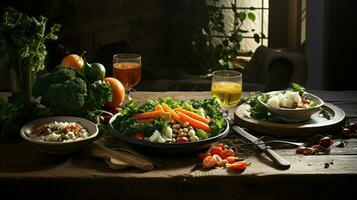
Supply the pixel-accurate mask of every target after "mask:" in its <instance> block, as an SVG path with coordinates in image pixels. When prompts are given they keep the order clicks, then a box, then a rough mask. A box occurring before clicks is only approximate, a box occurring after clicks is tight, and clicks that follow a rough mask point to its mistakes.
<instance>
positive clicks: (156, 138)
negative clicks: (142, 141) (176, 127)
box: [149, 130, 166, 143]
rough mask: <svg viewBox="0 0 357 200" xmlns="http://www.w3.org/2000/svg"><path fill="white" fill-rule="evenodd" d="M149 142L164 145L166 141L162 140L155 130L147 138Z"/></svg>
mask: <svg viewBox="0 0 357 200" xmlns="http://www.w3.org/2000/svg"><path fill="white" fill-rule="evenodd" d="M149 141H150V142H159V143H164V142H165V141H166V140H165V139H164V138H162V136H161V133H160V132H159V131H158V130H155V132H154V133H153V134H152V136H150V137H149Z"/></svg>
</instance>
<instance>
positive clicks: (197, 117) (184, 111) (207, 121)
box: [174, 108, 209, 124]
mask: <svg viewBox="0 0 357 200" xmlns="http://www.w3.org/2000/svg"><path fill="white" fill-rule="evenodd" d="M174 110H175V111H176V112H182V113H184V114H186V115H188V116H190V117H192V118H193V119H197V120H198V121H201V122H203V123H205V124H208V123H209V120H208V119H206V118H204V117H202V116H201V115H199V114H196V113H194V112H191V111H188V110H186V109H183V108H175V109H174Z"/></svg>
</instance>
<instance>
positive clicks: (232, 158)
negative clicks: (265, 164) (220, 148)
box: [225, 156, 242, 164]
mask: <svg viewBox="0 0 357 200" xmlns="http://www.w3.org/2000/svg"><path fill="white" fill-rule="evenodd" d="M225 160H226V161H227V162H228V163H230V164H232V163H235V162H237V161H238V160H242V159H240V158H238V157H235V156H228V157H227V158H225Z"/></svg>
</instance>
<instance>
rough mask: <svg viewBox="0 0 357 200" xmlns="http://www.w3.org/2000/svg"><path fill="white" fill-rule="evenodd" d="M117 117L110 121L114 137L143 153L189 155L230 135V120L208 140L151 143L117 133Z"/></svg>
mask: <svg viewBox="0 0 357 200" xmlns="http://www.w3.org/2000/svg"><path fill="white" fill-rule="evenodd" d="M117 116H118V113H117V114H116V115H114V116H113V117H112V118H111V119H110V121H109V124H110V128H111V130H112V132H113V134H114V136H115V137H117V138H118V139H120V140H122V141H124V142H126V143H128V144H129V145H131V146H132V147H133V148H136V149H138V150H143V151H150V152H153V153H162V154H167V153H185V152H186V153H187V152H194V151H200V150H203V149H206V148H208V147H209V146H210V145H211V144H212V143H214V142H216V141H218V140H219V139H221V138H223V137H225V136H226V135H227V134H228V133H229V122H228V120H226V124H227V125H226V127H225V128H224V129H223V130H222V131H221V133H219V134H217V135H215V136H213V137H210V138H208V139H204V140H199V141H194V142H185V143H173V144H170V143H158V142H150V141H147V140H143V139H134V138H131V137H128V136H126V135H124V134H121V133H119V132H118V131H116V130H115V129H114V127H113V122H114V121H115V119H116V117H117Z"/></svg>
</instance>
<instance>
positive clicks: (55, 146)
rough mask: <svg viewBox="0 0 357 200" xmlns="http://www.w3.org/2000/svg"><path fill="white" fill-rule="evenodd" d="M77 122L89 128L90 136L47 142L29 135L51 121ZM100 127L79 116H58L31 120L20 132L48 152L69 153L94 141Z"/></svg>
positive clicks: (42, 150)
mask: <svg viewBox="0 0 357 200" xmlns="http://www.w3.org/2000/svg"><path fill="white" fill-rule="evenodd" d="M55 121H57V122H77V123H79V124H81V125H82V126H83V128H85V129H87V132H88V137H86V138H84V139H81V140H76V141H69V142H47V141H42V140H36V139H33V138H31V137H30V136H29V135H30V134H31V133H32V132H33V131H35V130H36V128H37V127H39V126H41V125H43V124H47V123H51V122H55ZM98 132H99V131H98V127H97V125H95V124H94V123H93V122H91V121H89V120H86V119H83V118H79V117H68V116H58V117H47V118H42V119H38V120H34V121H31V122H29V123H27V124H26V125H24V126H23V127H22V128H21V130H20V134H21V137H22V138H24V139H25V140H27V141H28V142H30V143H31V144H32V145H33V147H34V148H35V149H37V150H38V151H41V152H43V153H47V154H67V153H72V152H75V151H78V150H81V149H82V148H84V147H85V146H86V145H88V144H90V143H92V142H93V140H94V139H95V137H96V136H97V135H98Z"/></svg>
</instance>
